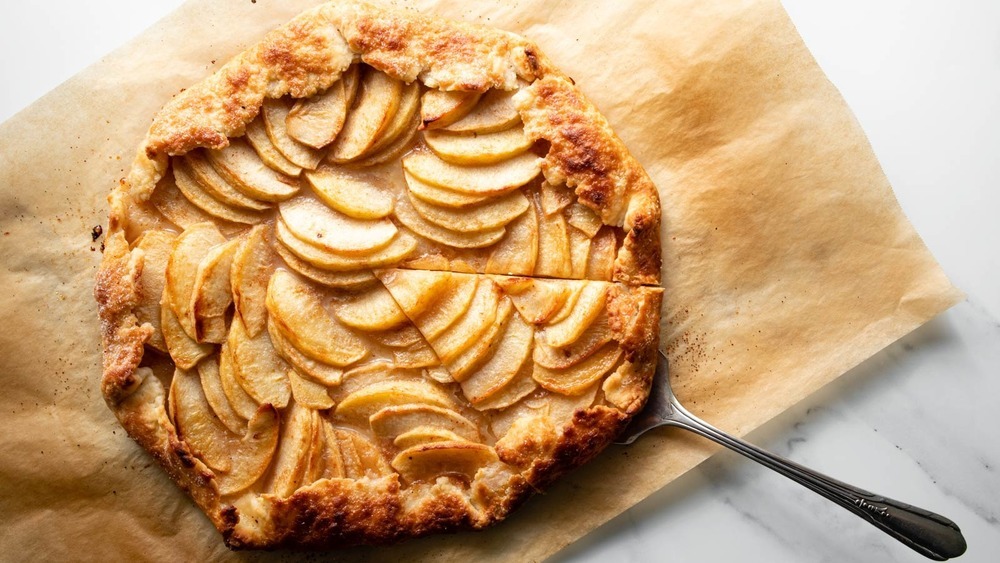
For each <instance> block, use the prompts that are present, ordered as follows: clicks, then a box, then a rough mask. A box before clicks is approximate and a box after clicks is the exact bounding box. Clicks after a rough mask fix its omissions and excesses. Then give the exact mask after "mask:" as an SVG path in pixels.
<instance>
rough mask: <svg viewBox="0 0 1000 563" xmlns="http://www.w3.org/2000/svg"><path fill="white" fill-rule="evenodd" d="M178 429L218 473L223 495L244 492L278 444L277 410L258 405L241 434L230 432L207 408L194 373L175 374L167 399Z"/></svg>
mask: <svg viewBox="0 0 1000 563" xmlns="http://www.w3.org/2000/svg"><path fill="white" fill-rule="evenodd" d="M168 401H169V405H170V411H171V412H172V414H173V419H174V423H175V424H176V425H177V431H178V434H179V435H180V437H181V439H183V440H184V441H185V442H186V443H187V444H188V445H189V446H190V447H191V449H192V450H193V451H194V452H195V454H196V455H198V456H199V457H201V458H202V459H203V460H204V461H205V464H206V465H208V466H209V467H210V468H212V469H214V470H215V471H217V472H220V473H218V474H217V475H216V479H217V482H218V486H219V493H220V494H221V495H223V496H226V495H231V494H235V493H238V492H240V491H243V490H244V489H246V488H247V487H249V486H250V485H252V484H253V483H255V482H256V481H257V480H258V479H260V477H261V475H263V474H264V471H265V470H266V469H267V467H268V466H269V465H270V463H271V459H272V458H273V457H274V453H275V450H276V449H277V445H278V413H277V411H275V409H274V407H271V406H265V407H261V408H260V410H259V411H257V412H256V413H255V414H254V416H253V417H251V419H250V422H249V424H248V425H247V427H246V431H245V433H243V434H234V433H231V432H229V431H228V430H227V429H226V428H225V427H224V426H223V425H222V424H221V423H219V421H218V420H217V419H215V418H214V415H212V414H211V413H210V412H209V411H208V410H207V409H208V408H209V407H208V403H207V401H206V399H205V395H204V394H203V391H202V389H201V385H200V383H199V381H198V378H197V376H194V375H192V374H189V373H187V372H185V371H183V370H177V371H176V372H175V373H174V379H173V381H172V382H171V386H170V397H169V399H168Z"/></svg>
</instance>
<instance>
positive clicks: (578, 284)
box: [548, 280, 587, 324]
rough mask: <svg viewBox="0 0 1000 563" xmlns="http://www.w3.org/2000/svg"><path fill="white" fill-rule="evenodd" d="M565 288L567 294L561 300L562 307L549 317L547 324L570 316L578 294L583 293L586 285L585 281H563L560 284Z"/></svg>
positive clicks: (578, 297)
mask: <svg viewBox="0 0 1000 563" xmlns="http://www.w3.org/2000/svg"><path fill="white" fill-rule="evenodd" d="M560 285H562V286H563V288H565V290H566V292H567V295H566V299H565V300H564V301H563V305H562V307H560V308H559V310H558V311H556V313H555V314H554V315H552V317H551V318H549V321H548V322H549V324H556V323H558V322H560V321H562V320H563V319H565V318H566V317H568V316H570V314H572V313H573V311H574V310H575V309H576V302H577V301H578V300H579V299H580V295H582V294H583V288H584V287H586V286H587V282H583V281H568V280H567V281H564V282H562V284H560Z"/></svg>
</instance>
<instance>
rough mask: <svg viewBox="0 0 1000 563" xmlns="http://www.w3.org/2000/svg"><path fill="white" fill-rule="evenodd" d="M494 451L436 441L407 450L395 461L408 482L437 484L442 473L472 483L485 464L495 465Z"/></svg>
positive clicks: (461, 443) (495, 456)
mask: <svg viewBox="0 0 1000 563" xmlns="http://www.w3.org/2000/svg"><path fill="white" fill-rule="evenodd" d="M496 461H497V454H496V452H495V451H493V448H491V447H489V446H485V445H483V444H475V443H472V442H432V443H429V444H420V445H417V446H413V447H411V448H407V449H405V450H403V451H402V452H400V453H399V454H398V455H397V456H396V457H395V458H393V460H392V464H391V465H392V468H393V469H395V470H396V471H398V472H399V474H400V475H402V476H403V478H404V479H405V480H406V481H411V482H412V481H433V480H434V479H435V478H436V477H438V476H439V475H442V474H459V475H462V476H463V477H465V478H466V479H468V480H470V481H471V480H472V479H474V478H475V476H476V472H478V471H479V469H480V468H481V467H483V466H485V465H489V464H490V463H495V462H496Z"/></svg>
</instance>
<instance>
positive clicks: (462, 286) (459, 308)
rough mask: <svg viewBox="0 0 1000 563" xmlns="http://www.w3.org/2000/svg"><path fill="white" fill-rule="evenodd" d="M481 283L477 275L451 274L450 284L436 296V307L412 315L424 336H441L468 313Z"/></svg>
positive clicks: (430, 338)
mask: <svg viewBox="0 0 1000 563" xmlns="http://www.w3.org/2000/svg"><path fill="white" fill-rule="evenodd" d="M413 271H416V270H413ZM479 283H480V282H479V278H477V277H475V276H464V275H457V274H456V275H453V276H451V279H450V280H449V281H448V284H447V285H446V286H445V287H443V288H441V290H440V293H439V295H438V296H436V297H437V301H436V302H435V304H434V307H433V308H431V309H430V310H428V311H427V312H426V314H422V315H413V316H411V318H412V319H413V320H414V323H415V324H416V325H417V328H418V329H420V333H421V334H423V335H424V338H426V339H427V340H433V339H435V338H437V337H439V336H441V334H442V333H444V331H445V330H447V329H448V328H450V327H451V326H452V325H454V324H455V323H456V322H458V320H459V319H460V318H462V316H463V315H465V314H467V313H468V311H469V306H470V305H471V304H472V299H473V297H474V296H475V294H476V287H477V286H478V285H479Z"/></svg>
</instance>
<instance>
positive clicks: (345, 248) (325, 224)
mask: <svg viewBox="0 0 1000 563" xmlns="http://www.w3.org/2000/svg"><path fill="white" fill-rule="evenodd" d="M278 210H279V212H280V213H281V219H282V220H283V221H284V222H285V226H286V227H288V230H289V231H291V233H292V234H293V235H295V236H296V237H297V238H299V239H300V240H302V241H304V242H307V243H309V244H312V245H313V246H318V247H320V248H324V249H327V250H330V251H333V252H338V253H342V254H351V255H364V254H371V253H373V252H376V251H378V250H381V249H383V248H385V247H386V246H388V245H389V243H390V242H392V240H393V238H394V237H395V236H396V233H397V232H398V229H397V228H396V225H394V224H393V223H392V221H389V220H388V219H379V220H373V221H363V220H360V219H354V218H352V217H348V216H347V215H344V214H343V213H341V212H339V211H335V210H333V209H330V208H329V207H327V206H325V205H323V204H322V203H320V202H319V201H317V200H315V199H312V198H308V197H298V198H294V199H290V200H288V201H284V202H282V203H281V204H280V205H279V206H278Z"/></svg>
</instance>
